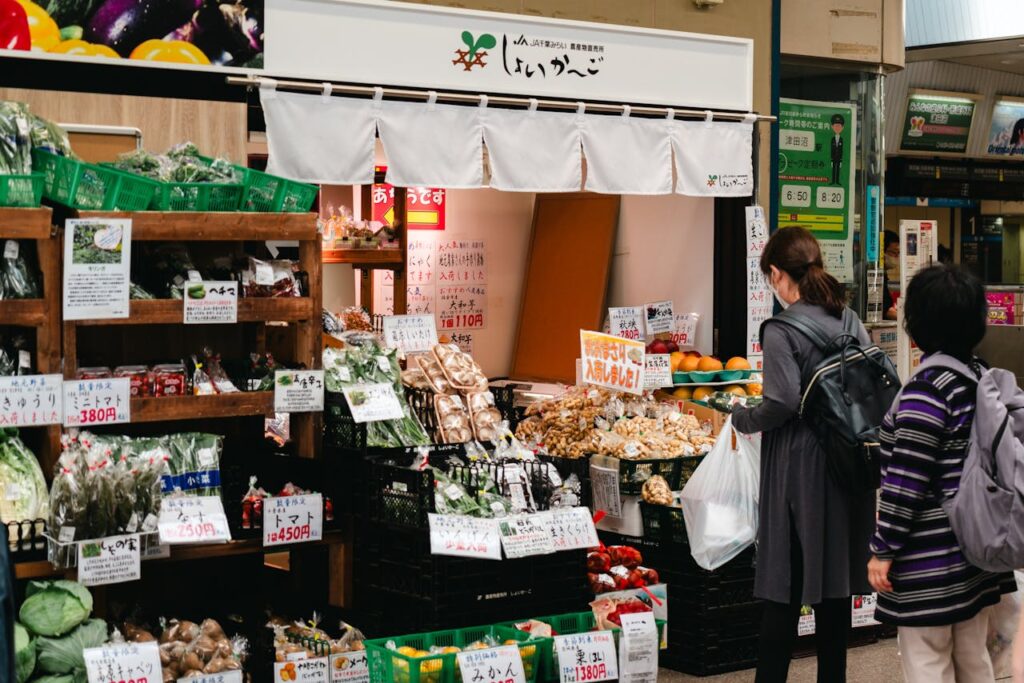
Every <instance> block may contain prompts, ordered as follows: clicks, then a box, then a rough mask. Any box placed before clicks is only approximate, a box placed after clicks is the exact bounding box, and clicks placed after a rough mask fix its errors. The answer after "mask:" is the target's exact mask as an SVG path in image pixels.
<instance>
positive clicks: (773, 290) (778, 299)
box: [769, 285, 789, 310]
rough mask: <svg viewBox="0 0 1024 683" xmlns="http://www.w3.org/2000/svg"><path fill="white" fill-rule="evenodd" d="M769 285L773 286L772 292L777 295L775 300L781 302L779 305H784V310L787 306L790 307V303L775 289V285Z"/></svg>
mask: <svg viewBox="0 0 1024 683" xmlns="http://www.w3.org/2000/svg"><path fill="white" fill-rule="evenodd" d="M769 286H770V287H771V290H772V294H774V295H775V300H776V301H778V302H779V306H782V310H786V309H787V308H789V304H787V303H786V302H785V300H784V299H783V298H782V297H781V296H779V290H777V289H775V285H769Z"/></svg>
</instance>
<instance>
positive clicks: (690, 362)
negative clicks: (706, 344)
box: [678, 355, 701, 372]
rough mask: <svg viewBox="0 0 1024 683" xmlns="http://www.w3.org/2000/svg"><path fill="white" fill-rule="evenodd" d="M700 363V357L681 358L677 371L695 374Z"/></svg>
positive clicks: (688, 356)
mask: <svg viewBox="0 0 1024 683" xmlns="http://www.w3.org/2000/svg"><path fill="white" fill-rule="evenodd" d="M700 361H701V358H700V356H690V355H687V356H686V358H683V359H682V361H680V363H679V369H678V371H679V372H695V371H696V370H697V366H698V365H700Z"/></svg>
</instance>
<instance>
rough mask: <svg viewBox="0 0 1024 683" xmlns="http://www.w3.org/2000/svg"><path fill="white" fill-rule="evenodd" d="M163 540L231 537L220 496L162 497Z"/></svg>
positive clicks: (214, 540)
mask: <svg viewBox="0 0 1024 683" xmlns="http://www.w3.org/2000/svg"><path fill="white" fill-rule="evenodd" d="M157 528H158V529H159V531H160V542H161V543H166V544H168V545H179V544H182V543H219V542H226V541H230V540H231V531H230V530H229V529H228V518H227V515H225V514H224V504H223V503H222V502H221V500H220V496H178V497H174V498H164V499H163V500H161V501H160V520H159V523H158V525H157Z"/></svg>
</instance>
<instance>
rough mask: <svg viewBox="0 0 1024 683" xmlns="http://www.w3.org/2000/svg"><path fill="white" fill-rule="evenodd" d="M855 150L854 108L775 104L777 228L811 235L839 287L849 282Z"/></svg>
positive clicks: (800, 102)
mask: <svg viewBox="0 0 1024 683" xmlns="http://www.w3.org/2000/svg"><path fill="white" fill-rule="evenodd" d="M856 149H857V109H856V107H855V106H854V105H852V104H846V103H836V102H810V101H806V100H787V99H783V100H780V101H779V216H778V218H779V227H780V228H787V227H791V226H796V225H799V226H803V227H805V228H807V229H809V230H810V231H811V232H812V233H814V236H815V237H817V238H818V241H820V242H821V250H822V257H823V258H824V260H825V269H826V270H828V271H829V272H830V273H831V274H832V275H834V276H835V277H836V279H838V280H839V281H841V282H852V281H853V209H854V203H855V202H854V199H855V197H854V184H853V181H854V175H855V173H854V172H855V170H856V169H855V168H854V163H855V162H854V160H855V153H854V152H855V150H856Z"/></svg>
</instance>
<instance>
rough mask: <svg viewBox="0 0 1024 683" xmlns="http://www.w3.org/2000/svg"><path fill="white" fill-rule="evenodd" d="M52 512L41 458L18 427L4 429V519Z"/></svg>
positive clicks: (0, 506) (0, 465)
mask: <svg viewBox="0 0 1024 683" xmlns="http://www.w3.org/2000/svg"><path fill="white" fill-rule="evenodd" d="M49 516H50V495H49V493H48V492H47V489H46V479H45V478H44V477H43V470H42V468H40V467H39V461H38V460H37V459H36V456H35V455H34V454H33V453H32V451H30V450H29V449H28V448H26V447H25V444H24V443H22V441H21V439H20V438H19V437H18V430H17V429H0V522H4V523H7V522H21V521H25V520H33V519H46V518H48V517H49ZM40 531H41V530H40ZM10 540H11V541H14V540H17V539H14V538H12V539H10Z"/></svg>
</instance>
